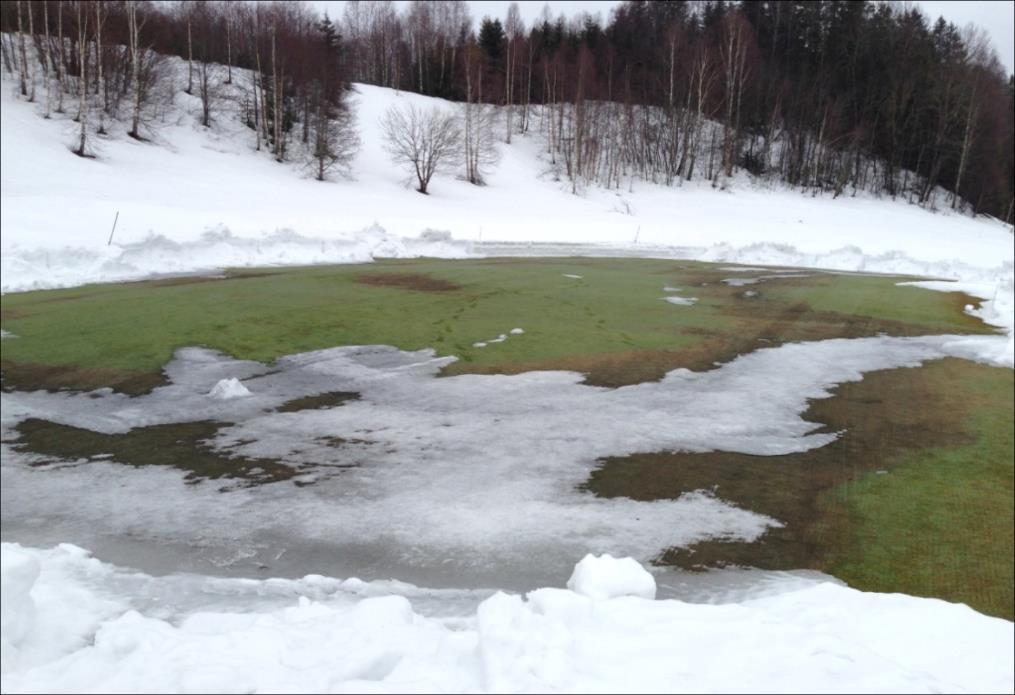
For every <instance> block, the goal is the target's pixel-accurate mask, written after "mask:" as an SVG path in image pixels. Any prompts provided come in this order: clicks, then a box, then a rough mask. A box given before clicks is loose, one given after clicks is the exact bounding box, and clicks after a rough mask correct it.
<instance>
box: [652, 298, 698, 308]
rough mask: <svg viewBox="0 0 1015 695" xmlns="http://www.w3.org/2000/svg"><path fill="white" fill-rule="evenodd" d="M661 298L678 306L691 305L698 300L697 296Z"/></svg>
mask: <svg viewBox="0 0 1015 695" xmlns="http://www.w3.org/2000/svg"><path fill="white" fill-rule="evenodd" d="M660 299H662V300H663V301H665V302H669V303H670V304H676V305H677V306H691V305H692V304H694V303H695V302H697V301H698V298H697V297H660Z"/></svg>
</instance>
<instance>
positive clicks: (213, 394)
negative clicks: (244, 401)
mask: <svg viewBox="0 0 1015 695" xmlns="http://www.w3.org/2000/svg"><path fill="white" fill-rule="evenodd" d="M249 395H250V391H248V390H247V387H246V386H244V385H243V384H241V383H240V380H239V379H237V378H236V377H232V378H229V379H220V380H219V381H218V382H216V383H215V385H214V386H212V387H211V391H209V392H208V396H209V397H210V398H217V399H219V400H220V401H227V400H231V399H233V398H243V397H244V396H249Z"/></svg>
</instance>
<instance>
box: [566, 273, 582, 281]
mask: <svg viewBox="0 0 1015 695" xmlns="http://www.w3.org/2000/svg"><path fill="white" fill-rule="evenodd" d="M563 275H564V277H566V278H571V279H572V280H581V279H582V276H581V275H571V274H570V273H564V274H563Z"/></svg>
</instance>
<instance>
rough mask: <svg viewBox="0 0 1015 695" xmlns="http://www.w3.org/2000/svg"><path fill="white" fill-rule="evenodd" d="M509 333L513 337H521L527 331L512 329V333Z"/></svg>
mask: <svg viewBox="0 0 1015 695" xmlns="http://www.w3.org/2000/svg"><path fill="white" fill-rule="evenodd" d="M508 332H509V333H511V335H521V334H522V333H524V332H525V331H524V330H523V329H521V328H512V329H511V330H510V331H508Z"/></svg>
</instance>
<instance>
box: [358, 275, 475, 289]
mask: <svg viewBox="0 0 1015 695" xmlns="http://www.w3.org/2000/svg"><path fill="white" fill-rule="evenodd" d="M356 282H361V283H363V284H364V285H373V286H374V287H394V288H396V289H400V290H411V291H414V292H454V291H455V290H460V289H462V286H461V285H458V284H455V283H453V282H451V281H449V280H441V279H440V278H433V277H430V276H429V275H423V274H421V273H364V274H362V275H357V276H356Z"/></svg>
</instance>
